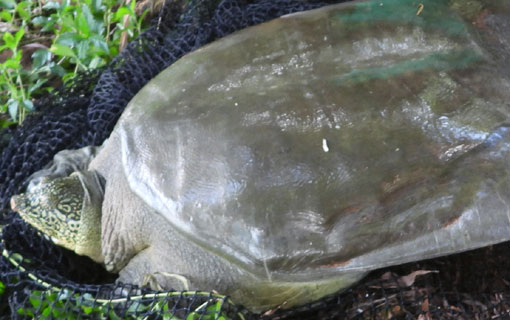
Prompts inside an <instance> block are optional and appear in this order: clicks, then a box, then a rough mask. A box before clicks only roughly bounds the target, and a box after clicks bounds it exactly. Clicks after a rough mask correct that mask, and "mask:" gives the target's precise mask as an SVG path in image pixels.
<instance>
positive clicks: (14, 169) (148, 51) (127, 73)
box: [0, 0, 510, 320]
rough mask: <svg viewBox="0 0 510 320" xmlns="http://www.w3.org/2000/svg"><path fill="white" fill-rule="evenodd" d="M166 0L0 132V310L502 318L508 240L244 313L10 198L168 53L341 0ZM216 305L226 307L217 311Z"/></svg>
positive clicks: (24, 314) (77, 314)
mask: <svg viewBox="0 0 510 320" xmlns="http://www.w3.org/2000/svg"><path fill="white" fill-rule="evenodd" d="M183 2H184V1H182V2H179V1H177V2H176V1H170V2H167V3H166V4H165V6H164V7H163V10H162V11H161V12H160V13H159V16H157V17H156V18H155V19H154V20H153V22H152V25H151V27H150V29H149V30H147V31H146V32H145V33H143V34H142V35H141V36H140V37H139V38H138V39H136V40H134V41H132V42H131V43H130V44H129V45H128V47H127V48H126V50H124V51H123V52H122V53H121V54H120V56H119V57H117V58H116V59H115V60H114V61H113V62H112V63H111V64H110V66H109V67H107V68H105V69H104V70H99V71H95V72H90V73H86V74H82V75H81V76H80V77H79V78H78V79H76V80H75V81H74V82H73V84H72V85H70V86H67V87H65V88H63V89H61V90H58V91H57V93H56V94H53V95H49V96H47V97H44V98H43V99H40V100H39V101H37V103H36V110H37V112H36V113H34V114H33V115H32V116H31V117H29V119H28V120H27V121H26V122H25V124H24V126H23V127H21V128H18V129H17V130H13V129H7V130H4V131H3V132H2V134H1V136H0V146H1V147H2V155H1V158H0V208H2V215H1V220H0V221H1V222H0V223H1V224H2V225H3V226H4V227H3V229H2V233H1V239H2V250H3V257H2V258H1V260H0V274H1V276H0V282H1V283H2V284H0V301H1V302H0V315H2V316H1V318H4V319H9V318H13V319H15V318H54V319H59V318H77V319H97V318H111V319H117V318H146V319H175V320H176V319H243V318H244V319H256V318H264V319H350V318H355V319H375V318H377V319H392V318H398V319H416V318H418V319H432V318H442V319H473V318H477V319H503V318H505V319H506V318H510V317H509V310H510V273H509V271H508V270H509V268H508V267H509V264H510V262H509V261H510V254H509V250H508V244H506V243H504V244H500V245H497V246H493V247H490V248H485V249H480V250H476V251H471V252H467V253H463V254H458V255H455V256H451V257H445V258H439V259H434V260H429V261H425V262H419V263H412V264H407V265H403V266H398V267H393V268H389V269H384V270H379V271H376V272H373V273H372V274H371V275H370V276H369V277H367V278H366V279H365V280H364V281H362V282H361V283H360V284H358V285H356V286H355V287H353V288H351V289H349V290H347V291H345V292H343V293H341V294H337V295H334V296H331V297H327V298H325V299H323V300H321V301H318V302H314V303H311V304H309V305H304V306H301V307H299V308H294V309H291V310H271V311H268V312H266V313H265V314H263V315H255V314H251V313H249V312H248V311H246V310H245V309H243V308H242V306H235V305H233V304H232V303H231V301H230V300H229V299H228V298H226V297H224V296H221V295H220V294H217V293H214V292H152V291H148V290H145V289H139V288H136V287H130V286H126V285H115V284H114V280H115V278H116V275H112V274H109V273H107V272H106V271H104V269H103V268H102V267H101V266H99V265H97V264H95V263H93V262H92V261H91V260H90V259H88V258H85V257H81V256H77V255H76V254H74V253H72V252H69V251H67V250H65V249H62V248H60V247H57V246H55V245H54V244H53V243H52V242H51V241H50V240H49V239H47V238H46V237H44V236H42V235H41V234H40V233H38V232H37V231H35V230H34V229H33V228H32V227H30V226H28V225H27V224H26V223H25V222H24V221H23V220H21V219H20V218H19V217H18V216H17V215H16V214H14V213H13V212H12V211H10V210H9V199H10V197H11V196H12V195H14V194H16V193H19V192H21V191H22V189H23V188H24V187H25V182H26V179H27V177H28V176H30V174H32V173H33V172H35V171H37V170H39V169H41V168H42V167H43V166H44V165H45V164H46V163H47V162H48V161H49V160H51V158H52V157H53V155H54V154H55V153H56V152H57V151H59V150H63V149H75V148H79V147H82V146H86V145H100V144H101V143H102V142H103V141H104V139H106V138H107V137H108V135H109V133H110V132H111V130H112V128H113V126H114V124H115V122H116V120H117V119H118V118H119V116H120V113H121V112H122V110H123V108H124V107H125V106H126V104H127V102H128V101H129V100H130V99H131V98H132V97H133V96H134V95H135V94H136V93H137V91H138V90H139V89H140V88H142V87H143V86H144V84H146V83H147V82H148V81H149V80H150V79H151V78H153V77H154V76H155V75H156V74H158V73H159V72H160V71H161V70H163V69H164V68H166V67H167V66H169V65H170V64H172V63H173V62H174V61H175V60H176V59H178V58H179V57H181V56H183V55H184V54H186V53H187V52H190V51H192V50H194V49H196V48H198V47H201V46H203V45H204V44H206V43H208V42H211V41H213V40H215V39H218V38H220V37H222V36H225V35H227V34H229V33H231V32H234V31H236V30H240V29H242V28H245V27H247V26H250V25H254V24H257V23H261V22H264V21H267V20H270V19H272V18H275V17H278V16H281V15H283V14H288V13H291V12H296V11H302V10H308V9H312V8H316V7H319V6H323V5H326V4H329V3H334V2H341V1H338V0H337V1H333V0H331V1H326V0H323V1H312V0H308V1H298V0H262V1H261V0H258V1H256V0H253V1H248V0H227V1H221V2H220V1H214V0H211V1H207V0H205V1H198V0H197V1H191V2H189V3H188V4H187V5H184V4H183ZM222 317H223V318H222Z"/></svg>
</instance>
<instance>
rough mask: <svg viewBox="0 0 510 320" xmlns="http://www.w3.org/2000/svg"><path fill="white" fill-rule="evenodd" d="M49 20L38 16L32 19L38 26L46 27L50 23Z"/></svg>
mask: <svg viewBox="0 0 510 320" xmlns="http://www.w3.org/2000/svg"><path fill="white" fill-rule="evenodd" d="M48 20H49V18H48V17H44V16H37V17H34V18H33V19H32V23H33V24H35V25H36V26H41V25H44V24H46V23H47V22H48Z"/></svg>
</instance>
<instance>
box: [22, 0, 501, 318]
mask: <svg viewBox="0 0 510 320" xmlns="http://www.w3.org/2000/svg"><path fill="white" fill-rule="evenodd" d="M509 12H510V10H509V5H508V4H506V3H505V1H487V2H482V1H461V0H459V1H443V0H428V1H427V0H423V1H422V3H421V5H420V6H418V4H417V3H415V2H414V1H409V0H384V1H380V0H379V1H364V2H351V3H346V4H340V5H333V6H328V7H324V8H320V9H316V10H312V11H308V12H303V13H298V14H293V15H289V16H284V17H281V18H279V19H276V20H273V21H270V22H268V23H264V24H261V25H258V26H255V27H251V28H248V29H245V30H242V31H240V32H237V33H235V34H232V35H230V36H228V37H225V38H223V39H220V40H218V41H216V42H214V43H212V44H209V45H207V46H205V47H203V48H201V49H199V50H196V51H195V52H192V53H190V54H188V55H186V56H185V57H183V58H181V59H180V60H179V61H177V62H176V63H174V64H173V65H172V66H170V67H169V68H167V69H165V70H164V71H163V72H161V73H160V74H159V75H158V76H157V77H155V78H154V79H153V80H152V81H151V82H150V83H149V84H148V85H146V86H145V87H144V88H143V89H142V90H141V91H140V92H139V93H138V94H137V95H136V96H135V97H134V98H133V99H132V101H131V102H130V103H129V105H128V106H127V108H126V110H125V111H124V113H123V114H122V116H121V118H120V120H119V122H118V124H117V126H116V127H115V129H114V131H113V133H112V134H111V136H110V137H109V139H108V140H107V141H106V142H105V143H104V144H103V146H102V147H101V148H100V149H97V150H96V149H94V148H92V147H88V148H84V149H80V150H75V151H64V152H63V153H60V154H59V155H58V156H57V157H56V158H55V160H54V162H53V164H52V165H51V166H50V167H48V168H47V169H45V170H43V171H41V172H38V173H37V174H36V175H34V177H33V178H32V181H31V184H30V187H29V190H28V192H27V193H26V194H24V195H20V196H16V197H13V199H12V206H13V208H14V209H15V210H17V211H18V212H19V213H20V215H21V216H22V217H23V218H24V219H25V220H26V221H28V222H29V223H31V224H32V225H34V226H35V227H37V228H39V229H40V230H42V231H43V232H44V233H46V234H48V235H49V236H51V237H53V238H54V239H55V241H56V242H57V243H59V244H61V245H63V246H65V247H67V248H70V249H71V250H74V251H76V252H77V253H79V254H85V255H88V256H90V257H91V258H93V259H94V260H96V261H98V262H101V263H104V265H105V266H106V268H107V269H108V270H111V271H115V272H119V280H121V281H123V282H128V283H134V284H139V285H145V284H151V285H152V286H153V287H156V288H163V289H170V288H173V289H178V290H181V289H200V290H217V291H220V292H222V293H225V294H228V295H230V296H231V297H232V298H233V300H234V301H235V302H238V303H241V304H243V305H245V306H247V307H249V308H251V309H252V310H257V311H260V310H264V309H268V308H271V307H274V306H277V305H283V306H284V307H290V306H294V305H297V304H302V303H305V302H308V301H312V300H315V299H319V298H320V297H323V296H324V295H327V294H330V293H333V292H336V291H338V290H341V289H342V288H345V287H347V286H349V285H350V284H352V283H353V282H355V281H357V280H359V279H360V278H361V277H362V276H363V275H364V274H365V273H366V272H367V271H369V270H373V269H375V268H380V267H383V266H388V265H393V264H399V263H404V262H408V261H413V260H417V259H425V258H431V257H436V256H439V255H445V254H450V253H454V252H460V251H464V250H468V249H473V248H477V247H481V246H486V245H489V244H493V243H497V242H501V241H505V240H508V239H510V219H509V217H510V127H509V126H508V124H510V78H509V74H510V73H509V71H510V59H509V52H510V42H509V40H508V34H510V33H509V32H510V25H509V22H508V21H509V17H510V16H509ZM69 174H70V175H69ZM68 175H69V176H68Z"/></svg>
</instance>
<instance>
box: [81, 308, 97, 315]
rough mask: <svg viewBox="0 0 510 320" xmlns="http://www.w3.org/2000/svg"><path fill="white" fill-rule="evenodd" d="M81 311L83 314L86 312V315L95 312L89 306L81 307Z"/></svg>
mask: <svg viewBox="0 0 510 320" xmlns="http://www.w3.org/2000/svg"><path fill="white" fill-rule="evenodd" d="M81 309H82V310H83V312H85V314H91V313H92V310H94V309H93V308H92V307H87V306H81Z"/></svg>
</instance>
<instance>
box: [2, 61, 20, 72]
mask: <svg viewBox="0 0 510 320" xmlns="http://www.w3.org/2000/svg"><path fill="white" fill-rule="evenodd" d="M3 65H4V66H5V67H7V68H11V69H14V70H17V69H19V68H21V66H20V64H19V61H18V60H17V59H16V58H9V59H7V60H5V62H4V63H3Z"/></svg>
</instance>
